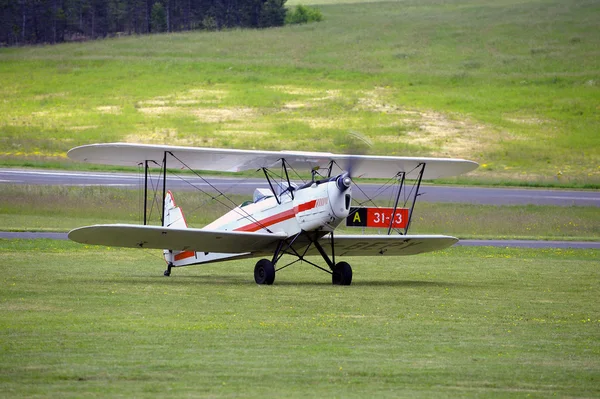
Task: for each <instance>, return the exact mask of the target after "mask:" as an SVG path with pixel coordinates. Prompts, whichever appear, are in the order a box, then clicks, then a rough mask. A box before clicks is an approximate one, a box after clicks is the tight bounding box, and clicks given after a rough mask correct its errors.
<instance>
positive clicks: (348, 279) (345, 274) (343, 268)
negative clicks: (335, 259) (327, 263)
mask: <svg viewBox="0 0 600 399" xmlns="http://www.w3.org/2000/svg"><path fill="white" fill-rule="evenodd" d="M331 282H332V283H333V284H334V285H350V284H352V268H351V267H350V264H349V263H348V262H339V263H338V264H337V265H335V268H334V269H333V273H332V274H331Z"/></svg>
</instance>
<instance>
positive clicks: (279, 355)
mask: <svg viewBox="0 0 600 399" xmlns="http://www.w3.org/2000/svg"><path fill="white" fill-rule="evenodd" d="M159 252H160V251H149V252H145V251H141V250H123V249H114V248H99V247H86V246H82V245H77V244H75V243H70V242H58V241H49V240H48V241H46V240H35V241H25V240H0V254H1V256H2V258H3V262H2V265H1V266H0V269H1V271H2V276H3V277H2V280H1V281H0V283H1V284H2V289H1V290H0V348H1V349H0V390H1V391H2V392H3V395H6V396H10V397H42V396H43V397H61V398H65V397H66V398H69V397H107V396H108V397H140V398H145V397H157V396H161V397H162V396H169V397H190V396H193V397H216V396H219V397H221V396H227V397H307V396H311V397H373V396H374V397H456V396H460V397H496V396H502V397H523V396H533V397H549V396H559V397H597V396H599V395H600V390H599V388H598V375H599V373H600V344H599V343H600V341H599V340H598V327H599V323H600V313H599V311H598V307H597V298H598V295H599V292H598V286H597V284H596V282H597V281H598V278H599V274H598V273H599V271H598V267H597V259H598V251H594V250H549V249H545V250H526V249H492V248H453V249H450V250H446V251H444V252H438V253H432V254H427V255H423V256H415V257H408V258H396V259H389V258H352V259H351V262H352V264H353V267H354V281H353V285H352V286H351V287H333V286H331V284H330V283H329V280H330V278H329V276H328V275H325V274H324V273H321V272H319V271H317V270H316V269H314V268H311V267H308V266H307V265H300V266H297V267H293V268H289V269H286V270H285V271H283V272H281V273H279V274H278V276H277V280H276V283H275V284H276V285H274V286H270V287H265V286H257V285H256V284H254V282H253V281H252V267H253V262H252V260H245V261H239V262H238V261H236V262H231V263H227V264H218V265H209V266H205V267H190V268H184V269H176V270H175V271H174V273H173V276H172V277H170V278H165V277H162V270H163V267H164V264H163V262H162V260H161V259H160V253H159Z"/></svg>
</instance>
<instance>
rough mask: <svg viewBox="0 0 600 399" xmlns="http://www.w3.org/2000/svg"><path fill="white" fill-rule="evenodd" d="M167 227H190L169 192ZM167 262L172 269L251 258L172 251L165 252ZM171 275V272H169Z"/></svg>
mask: <svg viewBox="0 0 600 399" xmlns="http://www.w3.org/2000/svg"><path fill="white" fill-rule="evenodd" d="M164 226H165V227H171V228H174V229H187V227H188V225H187V222H186V221H185V217H184V216H183V212H182V211H181V208H179V207H178V206H177V205H175V199H174V198H173V193H172V192H171V191H167V194H166V195H165V221H164ZM163 255H164V257H165V261H166V262H167V264H168V265H169V269H168V270H170V268H171V267H180V266H189V265H196V264H199V263H209V262H216V261H219V260H223V259H227V258H238V257H242V256H249V255H250V254H249V253H242V254H224V253H216V252H211V253H208V252H195V251H172V250H170V249H165V250H163ZM169 274H170V272H169Z"/></svg>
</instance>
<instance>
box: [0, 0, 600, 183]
mask: <svg viewBox="0 0 600 399" xmlns="http://www.w3.org/2000/svg"><path fill="white" fill-rule="evenodd" d="M325 3H326V4H320V5H319V8H320V9H321V11H322V13H323V15H324V16H325V21H323V22H321V23H316V24H308V25H303V26H290V27H283V28H278V29H265V30H256V31H240V30H233V31H227V32H192V33H181V34H169V35H154V36H145V37H126V38H120V39H109V40H100V41H95V42H88V43H75V44H63V45H58V46H40V47H28V48H9V49H0V82H1V84H0V97H1V98H2V101H0V155H1V156H2V160H1V163H3V164H9V165H15V164H18V165H22V164H34V165H40V164H41V165H44V164H48V163H52V164H53V165H57V164H59V165H60V164H63V165H64V164H65V162H67V161H66V160H65V158H64V157H65V152H66V150H68V149H69V148H70V147H73V146H75V145H78V144H87V143H91V142H103V141H115V140H119V141H132V142H152V143H170V144H181V145H202V146H220V147H236V148H262V149H290V148H298V149H305V150H331V151H347V150H348V148H347V147H346V139H345V138H346V135H347V134H348V132H350V131H358V132H361V133H362V134H364V135H366V136H367V137H369V138H370V139H371V140H372V141H373V142H374V146H373V148H372V153H375V154H397V155H434V156H457V157H464V158H468V159H474V160H477V161H479V162H480V163H481V164H482V166H481V168H480V169H479V170H478V171H476V172H475V173H474V174H473V175H472V176H471V177H470V178H469V180H470V181H481V180H483V181H486V182H490V181H513V182H523V181H527V182H535V183H544V184H549V183H552V184H559V185H567V186H573V185H579V186H588V187H598V185H599V184H600V134H599V133H598V127H599V126H600V123H599V122H600V112H599V110H598V106H599V105H598V104H599V99H600V92H599V88H598V82H599V81H600V76H599V74H600V68H599V66H600V65H599V60H600V57H599V53H598V48H600V36H599V35H598V34H597V21H598V19H599V18H600V4H599V3H598V2H597V1H596V0H574V1H569V2H564V1H559V0H546V1H539V0H527V1H518V2H516V1H513V0H501V1H494V2H491V1H488V0H469V1H443V2H441V1H437V0H425V1H411V0H405V1H392V2H367V3H353V4H341V3H340V2H339V1H337V0H336V1H325Z"/></svg>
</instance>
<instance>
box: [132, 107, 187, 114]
mask: <svg viewBox="0 0 600 399" xmlns="http://www.w3.org/2000/svg"><path fill="white" fill-rule="evenodd" d="M179 110H180V108H177V107H148V108H138V111H140V112H142V113H144V114H146V115H160V114H172V113H175V112H177V111H179Z"/></svg>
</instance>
